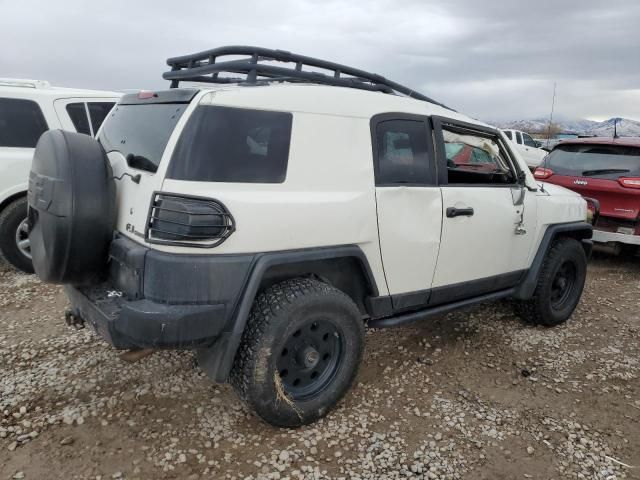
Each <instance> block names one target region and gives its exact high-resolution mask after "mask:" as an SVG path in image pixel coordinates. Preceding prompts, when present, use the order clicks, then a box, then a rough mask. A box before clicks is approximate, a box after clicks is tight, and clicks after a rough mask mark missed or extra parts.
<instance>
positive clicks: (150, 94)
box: [138, 90, 158, 100]
mask: <svg viewBox="0 0 640 480" xmlns="http://www.w3.org/2000/svg"><path fill="white" fill-rule="evenodd" d="M157 96H158V94H157V93H156V92H150V91H149V90H141V91H140V92H138V98H139V99H141V100H146V99H149V98H155V97H157Z"/></svg>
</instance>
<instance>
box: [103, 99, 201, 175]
mask: <svg viewBox="0 0 640 480" xmlns="http://www.w3.org/2000/svg"><path fill="white" fill-rule="evenodd" d="M187 106H188V105H187V104H176V103H158V104H149V105H116V106H115V108H114V109H113V110H112V111H111V113H110V114H109V116H108V117H107V119H106V120H105V122H104V125H103V126H102V130H100V134H99V135H98V141H99V142H100V143H101V144H102V146H103V148H104V149H105V151H106V152H107V153H109V152H113V151H116V152H120V153H121V154H122V155H123V156H124V157H125V158H127V162H128V163H129V164H130V166H133V167H134V168H138V169H141V170H148V171H152V172H155V171H156V170H157V168H158V165H159V164H160V159H161V158H162V154H163V152H164V149H165V147H166V146H167V142H168V141H169V137H170V136H171V132H173V129H174V128H175V126H176V124H177V123H178V120H180V117H181V116H182V114H183V113H184V110H185V109H186V108H187ZM132 159H135V162H131V160H132ZM132 163H134V164H133V165H132Z"/></svg>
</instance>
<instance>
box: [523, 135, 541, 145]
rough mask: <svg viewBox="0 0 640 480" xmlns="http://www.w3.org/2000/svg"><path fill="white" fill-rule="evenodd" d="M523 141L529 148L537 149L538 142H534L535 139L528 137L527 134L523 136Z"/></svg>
mask: <svg viewBox="0 0 640 480" xmlns="http://www.w3.org/2000/svg"><path fill="white" fill-rule="evenodd" d="M522 140H523V141H524V144H525V145H526V146H527V147H537V145H536V142H535V141H534V140H533V138H531V136H530V135H527V134H526V133H523V134H522Z"/></svg>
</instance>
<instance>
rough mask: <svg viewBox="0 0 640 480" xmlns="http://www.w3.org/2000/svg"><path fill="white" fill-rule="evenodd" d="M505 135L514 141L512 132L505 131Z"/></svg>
mask: <svg viewBox="0 0 640 480" xmlns="http://www.w3.org/2000/svg"><path fill="white" fill-rule="evenodd" d="M502 133H504V134H505V135H506V136H507V138H508V139H509V140H513V135H511V130H505V131H504V132H502Z"/></svg>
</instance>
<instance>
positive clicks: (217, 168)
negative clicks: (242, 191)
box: [167, 105, 293, 183]
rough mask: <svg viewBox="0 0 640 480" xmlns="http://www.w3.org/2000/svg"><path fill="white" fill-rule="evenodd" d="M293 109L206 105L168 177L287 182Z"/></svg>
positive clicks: (181, 142) (195, 115)
mask: <svg viewBox="0 0 640 480" xmlns="http://www.w3.org/2000/svg"><path fill="white" fill-rule="evenodd" d="M292 119H293V117H292V115H291V113H285V112H270V111H263V110H249V109H241V108H230V107H220V106H210V105H206V106H204V105H201V106H199V107H198V108H196V110H195V111H194V112H193V115H192V116H191V118H189V121H188V122H187V125H186V126H185V129H184V132H183V133H182V135H181V136H180V139H179V140H178V144H177V145H176V149H175V150H174V152H173V155H172V158H171V164H170V165H169V171H168V172H167V177H168V178H173V179H176V180H193V181H201V182H237V183H282V182H284V180H285V177H286V174H287V163H288V159H289V145H290V142H291V124H292Z"/></svg>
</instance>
